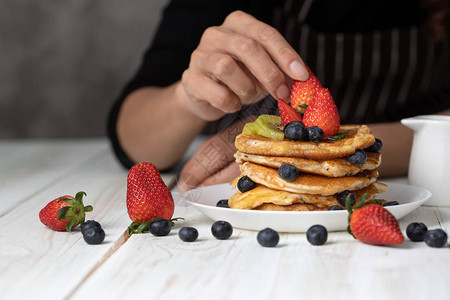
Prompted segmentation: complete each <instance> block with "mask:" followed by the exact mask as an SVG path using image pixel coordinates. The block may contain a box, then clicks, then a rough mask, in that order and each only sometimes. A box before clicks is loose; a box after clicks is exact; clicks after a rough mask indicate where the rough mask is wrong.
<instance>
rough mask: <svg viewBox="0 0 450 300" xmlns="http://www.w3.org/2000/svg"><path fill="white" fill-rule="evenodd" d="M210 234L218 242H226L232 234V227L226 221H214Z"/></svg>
mask: <svg viewBox="0 0 450 300" xmlns="http://www.w3.org/2000/svg"><path fill="white" fill-rule="evenodd" d="M211 233H212V235H213V236H214V237H215V238H216V239H218V240H226V239H228V238H229V237H230V236H231V235H232V234H233V226H231V224H230V223H228V222H227V221H216V222H214V223H213V224H212V226H211Z"/></svg>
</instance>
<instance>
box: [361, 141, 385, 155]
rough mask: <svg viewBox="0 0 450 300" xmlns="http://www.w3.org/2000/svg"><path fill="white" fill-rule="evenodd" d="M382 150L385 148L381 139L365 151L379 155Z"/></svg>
mask: <svg viewBox="0 0 450 300" xmlns="http://www.w3.org/2000/svg"><path fill="white" fill-rule="evenodd" d="M381 148H383V142H382V141H381V140H380V139H375V143H373V144H372V145H371V146H369V147H367V148H366V149H364V150H365V151H367V152H375V153H378V152H380V151H381Z"/></svg>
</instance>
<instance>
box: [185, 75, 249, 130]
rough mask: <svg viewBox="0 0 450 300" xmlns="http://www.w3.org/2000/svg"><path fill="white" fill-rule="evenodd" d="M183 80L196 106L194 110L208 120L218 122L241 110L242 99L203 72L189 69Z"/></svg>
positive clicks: (187, 92) (186, 90)
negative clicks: (226, 115)
mask: <svg viewBox="0 0 450 300" xmlns="http://www.w3.org/2000/svg"><path fill="white" fill-rule="evenodd" d="M181 80H182V82H183V87H184V89H185V92H186V94H187V95H188V96H189V97H190V99H191V103H192V105H194V106H195V107H194V108H193V109H194V110H196V112H197V113H198V114H200V115H201V116H202V117H203V118H204V119H206V120H209V121H212V120H216V119H218V118H220V117H222V116H223V115H224V114H225V113H232V112H235V111H238V110H239V109H241V106H242V104H241V101H240V99H239V98H238V97H237V96H236V95H235V94H234V93H233V92H232V91H231V90H230V89H229V88H227V87H226V86H224V85H223V84H221V83H219V82H217V81H215V80H212V79H211V78H209V77H208V76H206V75H205V74H202V73H201V72H196V71H195V70H192V69H187V70H186V71H185V72H184V73H183V76H182V79H181Z"/></svg>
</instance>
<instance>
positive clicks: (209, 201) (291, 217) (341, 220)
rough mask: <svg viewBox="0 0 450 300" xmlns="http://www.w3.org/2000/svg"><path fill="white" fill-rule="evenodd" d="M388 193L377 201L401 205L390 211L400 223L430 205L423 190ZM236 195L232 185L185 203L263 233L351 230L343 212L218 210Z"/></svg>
mask: <svg viewBox="0 0 450 300" xmlns="http://www.w3.org/2000/svg"><path fill="white" fill-rule="evenodd" d="M386 184H388V186H389V189H388V191H387V192H384V193H382V194H380V195H379V196H378V197H377V198H379V199H385V200H387V201H398V202H399V203H400V205H396V206H389V207H386V208H387V209H388V210H389V211H390V212H391V213H392V214H393V215H394V216H395V217H396V218H397V219H400V218H402V217H404V216H405V215H407V214H408V213H410V212H411V211H413V210H414V209H416V208H417V207H419V206H420V205H422V204H423V203H424V202H425V201H427V200H428V199H429V198H430V196H431V193H430V192H429V191H428V190H426V189H424V188H421V187H417V186H411V185H406V184H398V183H386ZM234 193H235V190H233V189H232V188H231V187H230V185H229V184H228V183H225V184H219V185H212V186H207V187H204V188H199V189H195V190H191V191H189V192H187V193H185V194H184V195H183V198H184V200H185V201H187V202H188V203H189V204H191V205H194V206H195V207H196V208H197V209H198V210H199V211H200V212H202V213H203V214H204V215H206V216H207V217H209V218H211V219H213V220H215V221H217V220H225V221H228V222H230V223H231V225H233V227H237V228H242V229H250V230H261V229H264V228H266V227H270V228H273V229H275V230H277V231H280V232H306V231H307V230H308V228H309V227H310V226H312V225H315V224H321V225H323V226H325V227H326V228H327V229H328V231H339V230H346V229H347V224H348V221H347V218H348V213H347V211H345V210H341V211H292V212H290V211H258V210H244V209H232V208H222V207H216V203H217V201H219V200H221V199H228V198H229V197H230V196H231V195H233V194H234Z"/></svg>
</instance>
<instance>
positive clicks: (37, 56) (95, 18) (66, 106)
mask: <svg viewBox="0 0 450 300" xmlns="http://www.w3.org/2000/svg"><path fill="white" fill-rule="evenodd" d="M166 2H167V0H134V1H123V0H122V1H120V0H40V1H35V0H0V139H11V138H53V137H69V138H70V137H93V136H105V135H106V119H107V115H108V111H109V109H110V106H111V103H112V101H113V100H114V99H115V98H116V97H117V95H118V94H119V92H120V90H121V89H122V87H123V86H124V84H125V83H126V81H127V80H128V79H130V77H131V76H132V74H133V73H134V72H135V70H136V68H137V66H138V64H139V62H140V59H141V57H142V54H143V51H144V50H145V49H146V48H147V46H148V44H149V42H150V40H151V38H152V36H153V34H154V31H155V29H156V26H157V24H158V22H159V20H160V14H161V12H162V9H163V8H164V5H165V4H166Z"/></svg>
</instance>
